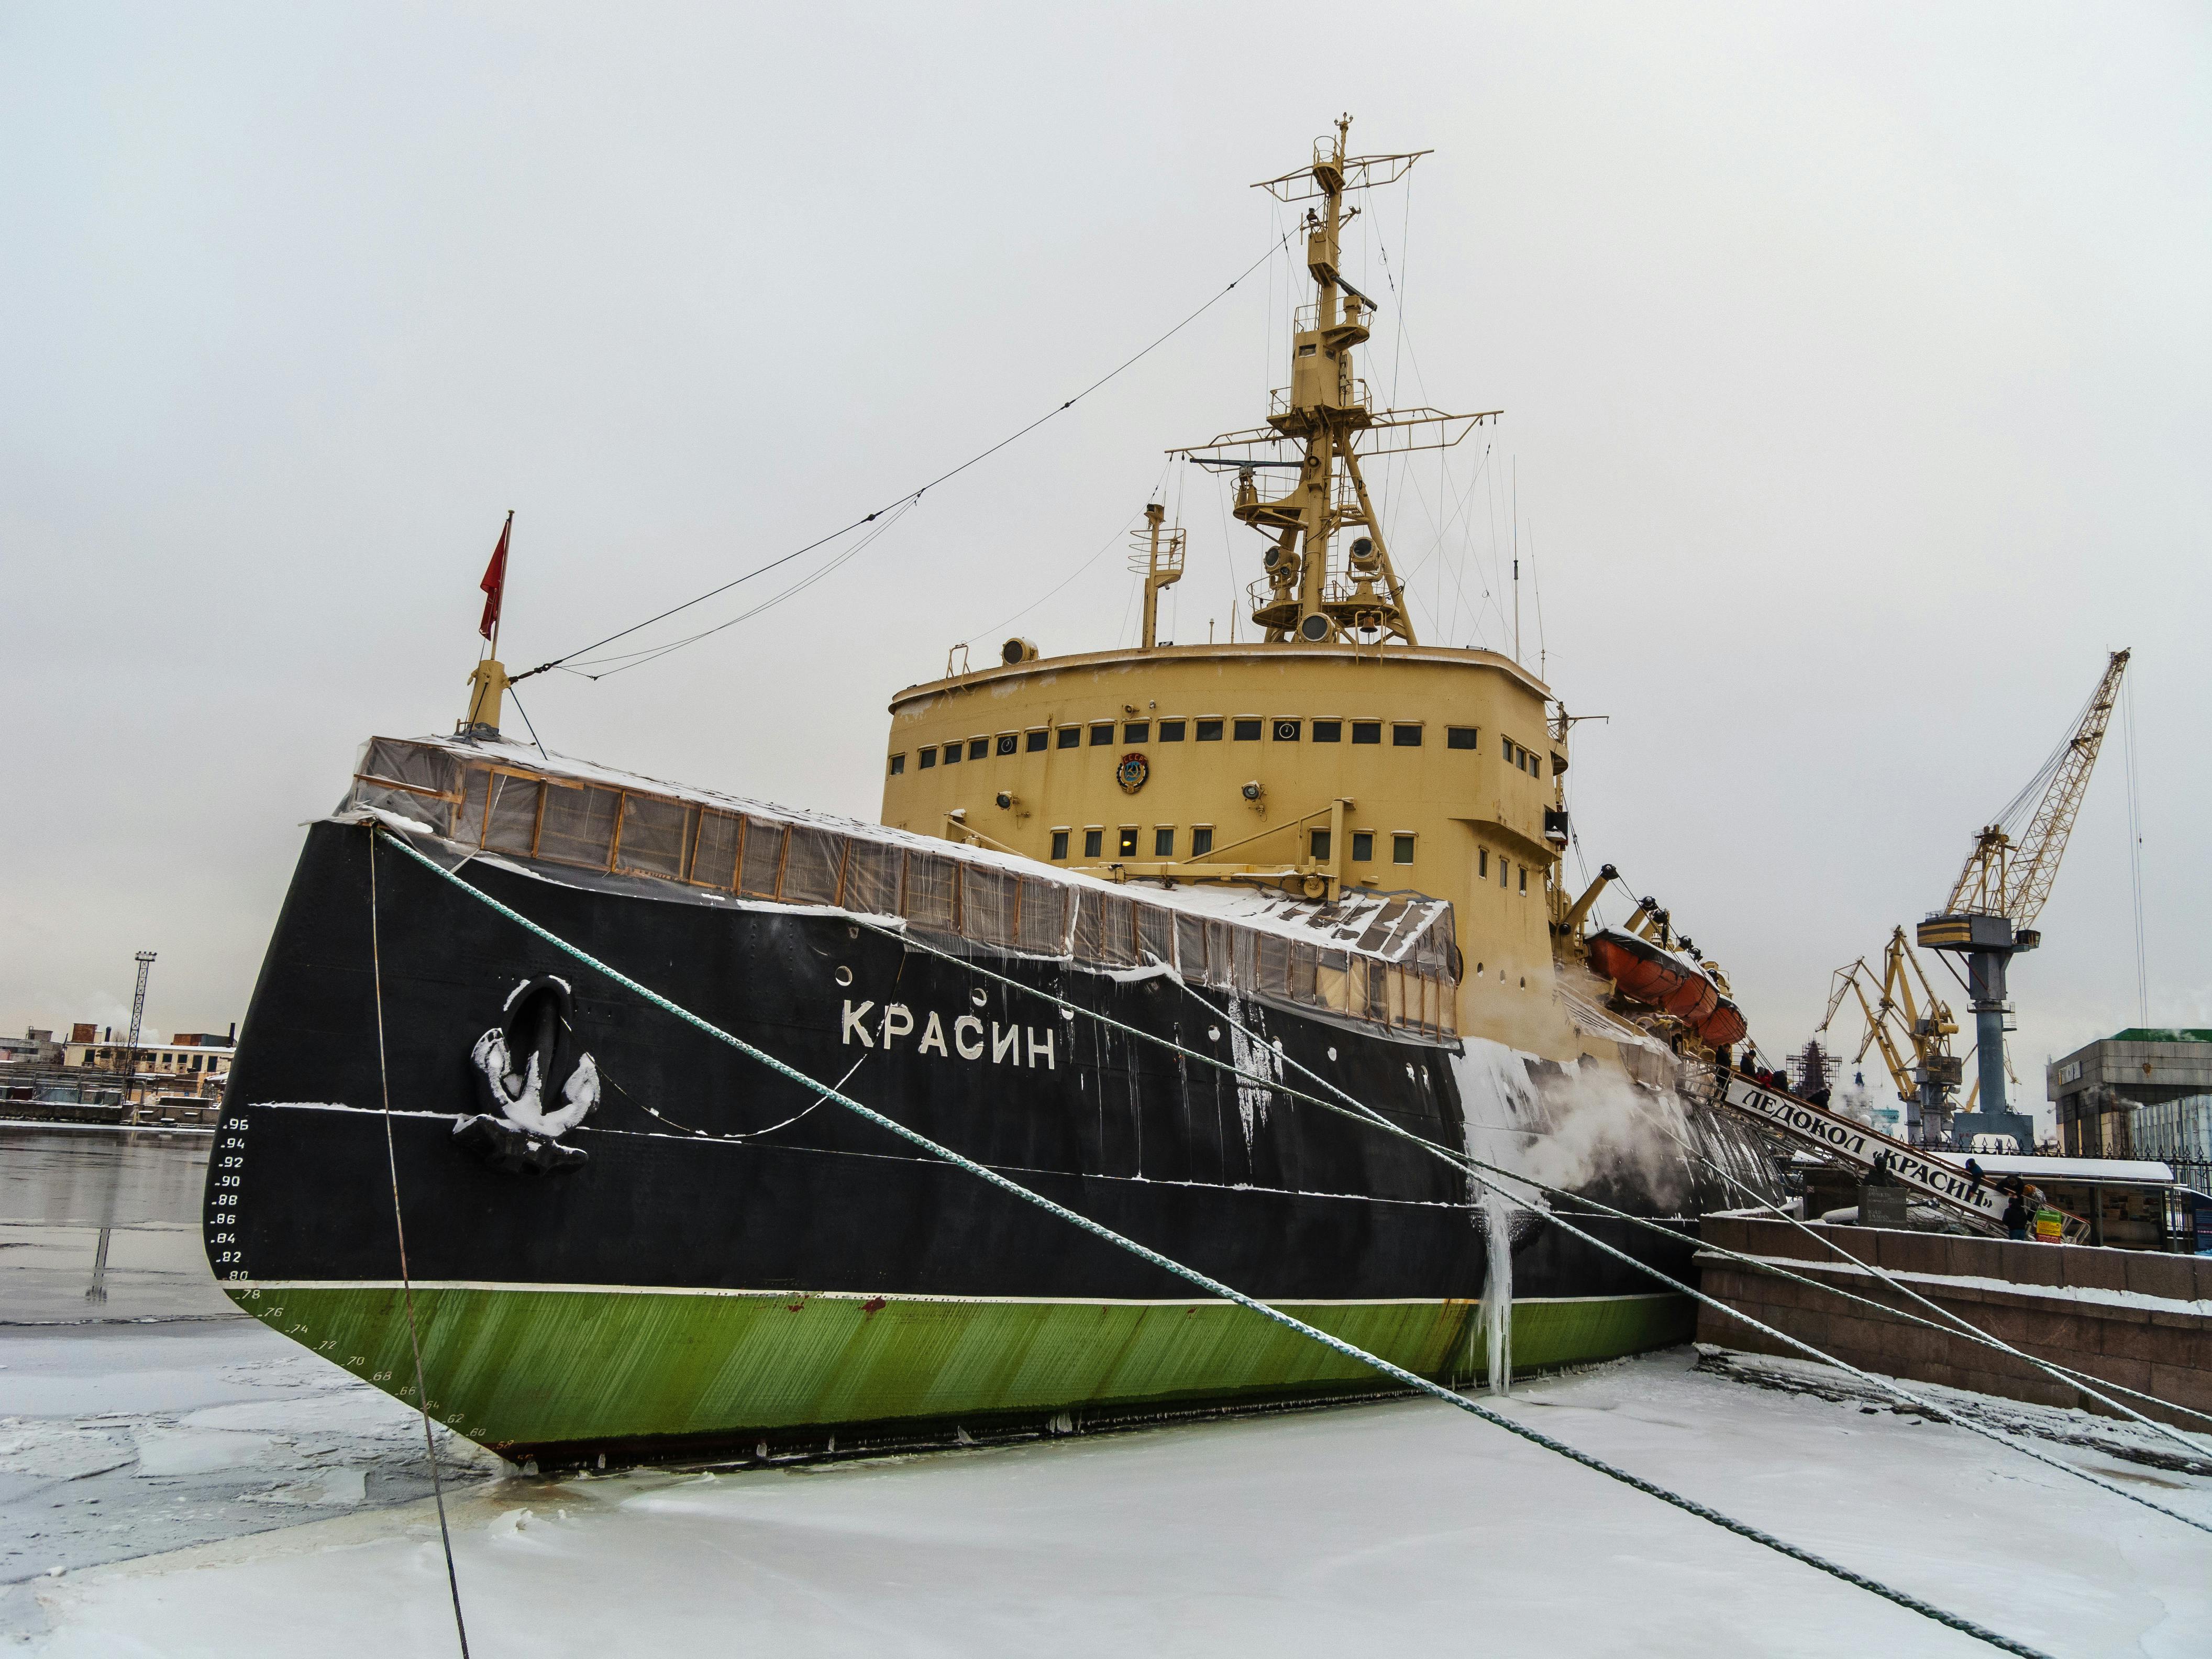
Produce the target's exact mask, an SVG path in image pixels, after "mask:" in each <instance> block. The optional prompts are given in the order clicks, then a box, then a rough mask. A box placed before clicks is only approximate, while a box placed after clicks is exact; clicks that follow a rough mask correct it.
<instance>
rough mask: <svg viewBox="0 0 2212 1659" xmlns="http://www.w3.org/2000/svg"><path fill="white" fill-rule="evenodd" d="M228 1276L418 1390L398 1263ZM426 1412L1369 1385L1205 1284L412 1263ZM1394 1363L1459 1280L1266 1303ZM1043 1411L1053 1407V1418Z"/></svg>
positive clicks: (981, 1412) (1238, 1398)
mask: <svg viewBox="0 0 2212 1659" xmlns="http://www.w3.org/2000/svg"><path fill="white" fill-rule="evenodd" d="M225 1288H226V1289H227V1290H228V1291H230V1293H231V1296H232V1298H233V1299H234V1301H236V1302H237V1303H238V1304H239V1306H240V1307H241V1308H243V1309H244V1310H246V1312H248V1313H250V1314H252V1315H253V1316H255V1317H256V1318H258V1319H260V1320H262V1321H263V1322H264V1323H266V1324H268V1325H269V1326H270V1327H271V1328H275V1329H276V1330H278V1331H281V1332H283V1334H285V1335H287V1336H289V1337H291V1338H293V1339H294V1340H296V1341H298V1342H300V1343H301V1344H302V1345H303V1346H307V1347H308V1348H310V1349H312V1350H313V1351H314V1352H317V1353H319V1354H321V1355H323V1356H324V1357H325V1358H328V1359H330V1360H331V1361H332V1362H333V1363H335V1364H338V1365H341V1366H343V1368H344V1369H346V1370H349V1371H352V1372H353V1373H355V1374H356V1376H361V1377H363V1378H364V1379H366V1380H368V1382H370V1383H374V1384H375V1385H376V1386H377V1387H379V1388H381V1389H385V1390H386V1392H387V1393H390V1394H392V1395H396V1396H398V1398H399V1399H402V1400H404V1401H408V1402H409V1403H410V1405H411V1404H412V1403H414V1398H415V1388H414V1363H413V1359H412V1356H411V1353H410V1344H409V1341H408V1333H407V1316H406V1306H405V1303H404V1299H403V1297H402V1295H401V1292H400V1290H399V1287H398V1285H382V1284H378V1285H331V1284H313V1285H301V1284H289V1285H269V1284H264V1285H244V1284H233V1285H226V1286H225ZM414 1300H415V1316H416V1324H417V1327H418V1328H419V1330H420V1333H421V1339H422V1374H423V1377H424V1379H425V1383H426V1385H427V1388H428V1395H429V1401H428V1408H429V1413H430V1415H431V1416H433V1417H435V1418H436V1419H438V1420H439V1421H440V1422H441V1423H444V1424H446V1425H448V1426H449V1427H451V1428H453V1429H454V1430H456V1431H459V1432H460V1433H462V1434H465V1435H467V1436H468V1437H470V1438H471V1439H472V1440H475V1441H477V1442H479V1443H482V1444H483V1445H486V1446H489V1447H491V1448H493V1449H495V1450H498V1451H501V1452H504V1453H506V1454H507V1455H509V1456H512V1457H514V1458H517V1459H520V1458H523V1457H537V1458H539V1459H541V1460H550V1461H553V1462H574V1461H578V1460H580V1459H582V1458H585V1457H587V1456H589V1455H592V1454H594V1453H598V1452H605V1451H613V1452H616V1453H617V1454H619V1455H622V1456H623V1457H624V1458H625V1459H629V1458H638V1457H646V1458H650V1457H654V1456H661V1457H670V1456H680V1455H685V1454H687V1453H690V1454H697V1453H704V1452H709V1451H712V1450H714V1449H732V1448H742V1449H744V1450H745V1451H747V1452H750V1451H752V1450H753V1449H754V1448H755V1447H756V1445H757V1443H762V1442H767V1443H773V1444H775V1445H777V1446H779V1447H781V1446H787V1445H789V1444H792V1443H794V1442H800V1443H805V1442H808V1441H811V1442H813V1443H817V1444H818V1443H819V1442H820V1441H821V1439H822V1437H823V1435H824V1434H825V1433H837V1432H842V1433H844V1434H845V1435H846V1437H847V1443H848V1448H854V1447H856V1443H867V1442H870V1441H872V1440H873V1441H878V1442H881V1443H886V1444H889V1443H915V1442H918V1441H922V1440H926V1439H928V1438H931V1437H951V1435H952V1433H953V1431H955V1430H956V1429H972V1430H974V1431H977V1432H979V1433H989V1432H992V1431H998V1430H1004V1429H1008V1428H1017V1427H1023V1426H1026V1427H1028V1428H1031V1429H1035V1428H1038V1427H1053V1426H1057V1427H1060V1428H1061V1429H1066V1428H1067V1427H1070V1426H1073V1425H1074V1424H1075V1423H1078V1422H1081V1421H1085V1420H1090V1421H1094V1422H1095V1421H1098V1420H1100V1419H1109V1420H1124V1421H1126V1420H1131V1419H1142V1418H1145V1417H1147V1416H1173V1415H1177V1414H1181V1413H1188V1412H1191V1411H1194V1410H1195V1411H1205V1410H1219V1409H1224V1408H1236V1407H1243V1406H1259V1405H1264V1404H1267V1403H1273V1402H1285V1401H1311V1400H1325V1399H1328V1398H1329V1397H1331V1396H1333V1395H1354V1394H1373V1393H1375V1392H1376V1391H1377V1390H1378V1389H1390V1388H1392V1387H1393V1386H1394V1385H1392V1384H1390V1383H1389V1382H1388V1380H1387V1379H1385V1378H1383V1377H1380V1376H1377V1375H1376V1373H1375V1372H1374V1371H1373V1370H1371V1369H1370V1368H1369V1367H1367V1366H1365V1365H1363V1364H1359V1363H1358V1361H1356V1360H1352V1359H1347V1358H1345V1357H1343V1356H1342V1355H1340V1354H1339V1353H1336V1352H1334V1351H1332V1350H1330V1349H1328V1348H1324V1347H1322V1346H1321V1345H1320V1344H1318V1343H1316V1342H1314V1341H1312V1340H1310V1339H1308V1338H1306V1337H1302V1336H1299V1335H1297V1334H1296V1333H1294V1332H1291V1331H1289V1330H1285V1328H1283V1327H1281V1326H1279V1325H1277V1324H1274V1323H1273V1322H1270V1321H1268V1320H1266V1319H1263V1318H1261V1316H1259V1315H1257V1314H1255V1313H1253V1312H1251V1311H1250V1310H1248V1309H1244V1308H1239V1307H1237V1306H1235V1305H1234V1304H1228V1303H1221V1302H1211V1301H1208V1302H1191V1303H1111V1302H1109V1303H1056V1302H1046V1301H1037V1302H1016V1301H1000V1302H993V1301H963V1300H957V1299H953V1298H946V1299H943V1300H921V1299H895V1300H889V1301H886V1300H884V1299H883V1298H879V1297H878V1298H870V1299H867V1300H865V1301H864V1300H862V1299H861V1298H860V1297H855V1296H847V1295H804V1296H802V1295H799V1294H796V1293H793V1292H786V1293H785V1294H783V1295H781V1296H771V1295H767V1294H764V1293H763V1294H753V1293H726V1292H692V1291H632V1290H601V1289H595V1288H556V1289H538V1288H535V1287H530V1286H516V1285H447V1284H430V1285H416V1287H415V1293H414ZM1281 1305H1282V1306H1283V1308H1284V1309H1285V1311H1287V1312H1291V1313H1294V1314H1296V1315H1297V1317H1299V1318H1300V1319H1303V1320H1304V1321H1306V1322H1308V1323H1310V1324H1312V1325H1315V1326H1317V1327H1319V1328H1321V1329H1322V1330H1325V1331H1328V1332H1329V1333H1330V1334H1333V1335H1335V1336H1339V1337H1341V1338H1343V1339H1344V1340H1346V1341H1347V1342H1351V1343H1353V1344H1355V1345H1357V1346H1360V1347H1363V1348H1365V1349H1367V1350H1368V1351H1369V1352H1372V1353H1375V1354H1377V1355H1379V1356H1381V1357H1382V1358H1385V1359H1389V1360H1390V1361H1392V1362H1394V1363H1395V1364H1399V1365H1401V1366H1403V1367H1404V1368H1405V1369H1407V1370H1412V1371H1416V1372H1419V1374H1421V1375H1422V1376H1431V1377H1435V1378H1437V1379H1439V1380H1440V1381H1443V1382H1446V1383H1455V1384H1457V1383H1469V1382H1473V1381H1474V1380H1476V1379H1478V1378H1479V1377H1480V1376H1481V1375H1482V1361H1483V1358H1484V1353H1483V1350H1484V1348H1485V1346H1486V1344H1485V1343H1484V1342H1483V1341H1482V1340H1481V1338H1480V1332H1479V1330H1478V1329H1477V1326H1478V1322H1479V1319H1480V1310H1479V1307H1478V1304H1474V1303H1471V1302H1462V1301H1443V1302H1393V1303H1320V1304H1313V1303H1295V1302H1286V1303H1284V1304H1281ZM1693 1312H1694V1310H1693V1305H1692V1304H1691V1302H1690V1301H1689V1299H1688V1298H1687V1297H1680V1296H1668V1295H1657V1296H1622V1297H1588V1298H1564V1299H1559V1300H1548V1299H1547V1300H1536V1301H1522V1302H1516V1304H1514V1310H1513V1365H1514V1369H1515V1370H1519V1371H1526V1370H1543V1369H1547V1368H1549V1367H1553V1366H1559V1365H1571V1364H1583V1363H1588V1362H1589V1361H1594V1360H1600V1359H1610V1358H1615V1357H1617V1356H1619V1355H1621V1354H1626V1353H1636V1352H1643V1351H1644V1350H1647V1349H1651V1348H1658V1347H1665V1346H1670V1345H1672V1344H1674V1343H1678V1342H1684V1341H1687V1340H1689V1338H1690V1335H1691V1332H1692V1324H1693V1318H1692V1315H1693ZM1054 1419H1059V1420H1058V1421H1057V1423H1055V1422H1054Z"/></svg>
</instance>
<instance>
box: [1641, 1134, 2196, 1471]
mask: <svg viewBox="0 0 2212 1659" xmlns="http://www.w3.org/2000/svg"><path fill="white" fill-rule="evenodd" d="M1658 1127H1660V1129H1661V1130H1662V1132H1663V1133H1666V1134H1667V1135H1668V1137H1669V1138H1671V1139H1673V1140H1674V1144H1675V1145H1676V1146H1680V1148H1681V1149H1682V1151H1683V1152H1684V1154H1685V1155H1686V1156H1688V1157H1690V1158H1695V1159H1696V1160H1697V1161H1698V1162H1699V1163H1700V1164H1704V1165H1705V1167H1706V1168H1707V1169H1709V1170H1711V1171H1712V1172H1713V1173H1714V1174H1715V1175H1717V1176H1719V1177H1720V1178H1721V1179H1722V1180H1723V1181H1724V1182H1727V1183H1728V1184H1729V1186H1731V1187H1733V1188H1735V1189H1736V1191H1738V1192H1739V1193H1741V1194H1743V1195H1744V1196H1745V1197H1746V1198H1748V1199H1749V1200H1751V1201H1752V1202H1753V1203H1754V1204H1756V1205H1758V1206H1759V1208H1760V1209H1762V1210H1765V1211H1766V1212H1768V1213H1769V1214H1771V1215H1772V1216H1773V1217H1774V1218H1775V1219H1777V1220H1778V1221H1786V1222H1788V1223H1789V1224H1790V1225H1791V1226H1792V1227H1795V1228H1796V1230H1797V1231H1800V1232H1802V1233H1803V1234H1804V1235H1805V1236H1806V1237H1808V1238H1810V1239H1812V1240H1813V1241H1814V1243H1817V1244H1819V1245H1820V1247H1821V1248H1822V1249H1825V1250H1826V1251H1828V1252H1829V1253H1830V1254H1831V1255H1833V1256H1834V1257H1835V1258H1836V1259H1837V1260H1838V1261H1843V1262H1847V1263H1849V1264H1850V1266H1851V1267H1858V1268H1864V1269H1865V1270H1866V1272H1867V1273H1869V1274H1870V1275H1871V1276H1872V1277H1874V1278H1875V1279H1880V1280H1881V1282H1882V1283H1883V1284H1885V1285H1888V1286H1889V1288H1890V1289H1892V1290H1893V1291H1897V1292H1898V1293H1899V1295H1900V1296H1906V1297H1911V1299H1912V1300H1913V1301H1915V1302H1917V1303H1918V1304H1920V1305H1921V1306H1922V1307H1923V1308H1926V1309H1929V1310H1930V1311H1932V1312H1934V1313H1937V1314H1940V1315H1942V1317H1943V1318H1944V1319H1946V1320H1947V1321H1948V1322H1949V1323H1948V1324H1943V1325H1938V1324H1937V1323H1936V1322H1935V1321H1934V1320H1932V1319H1922V1318H1920V1317H1918V1316H1916V1315H1913V1314H1909V1313H1906V1312H1905V1310H1903V1309H1901V1308H1893V1307H1890V1306H1888V1305H1887V1304H1885V1303H1881V1302H1876V1301H1875V1300H1874V1299H1873V1298H1872V1297H1864V1296H1859V1295H1856V1294H1854V1293H1853V1292H1851V1291H1847V1290H1845V1289H1844V1288H1843V1286H1841V1285H1829V1284H1825V1283H1823V1282H1822V1281H1821V1280H1820V1279H1808V1278H1807V1277H1805V1276H1804V1275H1803V1274H1802V1273H1790V1272H1789V1271H1788V1270H1786V1269H1784V1268H1782V1267H1779V1266H1778V1265H1777V1264H1775V1263H1772V1262H1770V1261H1765V1259H1764V1258H1762V1257H1758V1256H1753V1257H1751V1258H1749V1260H1751V1261H1754V1262H1757V1263H1758V1264H1759V1267H1761V1268H1762V1269H1763V1270H1764V1271H1765V1272H1768V1273H1772V1274H1773V1275H1774V1276H1775V1277H1776V1278H1778V1279H1790V1280H1791V1281H1793V1282H1794V1283H1796V1284H1799V1285H1812V1286H1814V1288H1815V1289H1818V1290H1824V1291H1828V1292H1829V1293H1830V1294H1831V1295H1833V1296H1840V1297H1844V1299H1845V1300H1847V1301H1850V1302H1856V1303H1860V1304H1863V1305H1865V1306H1867V1307H1869V1308H1877V1309H1880V1310H1881V1311H1882V1312H1884V1313H1886V1314H1887V1315H1888V1316H1891V1317H1892V1318H1893V1319H1900V1320H1905V1321H1909V1322H1911V1323H1912V1324H1915V1325H1918V1326H1921V1327H1923V1328H1926V1329H1928V1330H1931V1331H1937V1332H1940V1333H1942V1334H1943V1335H1945V1336H1950V1337H1957V1338H1962V1339H1964V1340H1966V1341H1969V1342H1972V1343H1975V1344H1978V1346H1982V1347H1984V1348H1990V1349H1993V1350H1994V1351H1996V1352H1998V1353H2002V1354H2009V1355H2011V1356H2012V1358H2015V1359H2018V1360H2021V1361H2023V1362H2025V1363H2026V1364H2030V1365H2033V1366H2034V1367H2035V1368H2036V1369H2037V1370H2040V1371H2041V1372H2043V1373H2044V1374H2045V1376H2049V1377H2051V1378H2053V1379H2054V1380H2056V1381H2057V1382H2060V1383H2064V1384H2065V1385H2066V1386H2067V1387H2068V1388H2070V1389H2074V1390H2075V1391H2076V1392H2077V1393H2080V1394H2083V1395H2087V1396H2088V1397H2089V1398H2090V1399H2092V1400H2094V1401H2097V1402H2098V1403H2099V1404H2100V1405H2105V1406H2109V1407H2112V1409H2113V1410H2114V1411H2116V1412H2118V1413H2120V1415H2121V1416H2123V1417H2127V1418H2131V1419H2134V1420H2135V1421H2136V1422H2138V1423H2140V1424H2142V1425H2143V1426H2145V1427H2146V1428H2149V1429H2154V1430H2156V1431H2158V1432H2159V1433H2160V1434H2162V1435H2164V1436H2166V1438H2168V1439H2170V1440H2173V1441H2176V1442H2178V1443H2180V1444H2181V1445H2184V1446H2186V1447H2187V1448H2188V1449H2190V1450H2191V1451H2192V1452H2194V1453H2196V1454H2197V1455H2199V1456H2203V1455H2204V1453H2205V1451H2206V1448H2205V1447H2204V1446H2203V1445H2201V1444H2199V1443H2197V1441H2195V1440H2193V1439H2191V1437H2189V1436H2188V1435H2187V1434H2185V1432H2183V1431H2181V1430H2179V1429H2178V1428H2175V1427H2174V1426H2173V1425H2172V1424H2170V1423H2161V1422H2160V1421H2159V1420H2158V1419H2156V1418H2154V1417H2149V1416H2146V1415H2145V1414H2144V1413H2142V1412H2139V1411H2137V1410H2136V1409H2135V1408H2134V1407H2132V1406H2127V1405H2124V1404H2122V1403H2121V1402H2120V1401H2117V1400H2113V1399H2112V1398H2110V1397H2108V1396H2107V1395H2105V1394H2103V1393H2102V1392H2100V1389H2112V1390H2113V1392H2114V1393H2117V1394H2124V1395H2129V1396H2130V1397H2131V1398H2133V1399H2136V1400H2148V1401H2150V1403H2151V1404H2153V1405H2154V1406H2163V1407H2166V1410H2168V1411H2174V1412H2179V1413H2183V1414H2184V1415H2185V1416H2188V1417H2194V1418H2198V1419H2202V1420H2203V1421H2204V1422H2207V1423H2212V1413H2206V1412H2200V1411H2197V1410H2194V1409H2192V1408H2191V1407H2187V1406H2183V1405H2178V1404H2176V1403H2175V1402H2174V1401H2171V1400H2161V1399H2160V1398H2159V1397H2158V1395H2154V1394H2145V1393H2143V1392H2142V1390H2141V1389H2130V1388H2129V1387H2127V1386H2126V1385H2125V1384H2124V1383H2113V1382H2110V1381H2108V1380H2106V1378H2104V1377H2101V1376H2088V1375H2087V1374H2086V1373H2084V1372H2081V1371H2077V1370H2072V1369H2070V1368H2069V1367H2068V1366H2064V1365H2060V1364H2054V1363H2053V1362H2051V1360H2048V1359H2039V1358H2037V1357H2036V1356H2035V1355H2033V1354H2032V1353H2027V1352H2023V1351H2021V1349H2019V1348H2015V1347H2014V1346H2012V1344H2011V1343H2009V1342H2007V1341H2005V1340H2003V1339H2002V1337H1996V1336H1992V1335H1991V1334H1990V1333H1989V1332H1987V1331H1985V1330H1984V1329H1982V1328H1981V1327H1980V1326H1978V1325H1976V1324H1974V1323H1973V1322H1972V1321H1970V1320H1968V1319H1967V1318H1966V1316H1965V1315H1964V1314H1960V1313H1954V1312H1953V1311H1952V1310H1950V1309H1948V1308H1946V1307H1945V1306H1943V1305H1942V1304H1941V1303H1939V1302H1936V1301H1932V1300H1930V1299H1929V1297H1924V1296H1923V1295H1922V1294H1921V1293H1920V1292H1919V1291H1916V1290H1914V1289H1913V1288H1912V1286H1911V1285H1908V1284H1906V1283H1905V1281H1904V1280H1902V1279H1897V1278H1895V1277H1893V1275H1892V1274H1891V1273H1889V1272H1888V1271H1887V1270H1886V1269H1885V1268H1883V1267H1880V1266H1878V1265H1877V1264H1875V1263H1874V1262H1871V1261H1861V1260H1859V1258H1858V1257H1857V1256H1855V1255H1852V1254H1851V1253H1850V1251H1848V1250H1846V1249H1844V1247H1843V1246H1842V1245H1840V1244H1838V1243H1836V1241H1835V1240H1833V1239H1832V1238H1826V1237H1822V1236H1821V1235H1820V1234H1819V1233H1816V1232H1814V1231H1813V1229H1812V1228H1810V1227H1809V1226H1808V1225H1806V1224H1805V1223H1804V1222H1803V1221H1802V1220H1800V1219H1799V1218H1797V1217H1796V1216H1794V1215H1792V1214H1790V1212H1789V1211H1787V1210H1785V1209H1784V1208H1783V1207H1782V1206H1779V1205H1778V1204H1776V1203H1774V1202H1772V1201H1771V1200H1769V1199H1767V1198H1765V1197H1763V1196H1761V1195H1760V1194H1759V1193H1757V1192H1755V1191H1753V1189H1752V1188H1749V1187H1747V1186H1746V1185H1745V1184H1744V1183H1743V1182H1741V1181H1739V1180H1737V1179H1736V1178H1735V1176H1732V1175H1730V1174H1729V1172H1728V1170H1725V1169H1723V1167H1722V1166H1721V1164H1720V1162H1719V1161H1718V1160H1717V1159H1716V1158H1711V1157H1708V1156H1707V1155H1706V1154H1705V1153H1704V1152H1699V1151H1698V1150H1697V1149H1696V1148H1695V1147H1693V1146H1691V1145H1690V1144H1689V1143H1688V1142H1687V1141H1686V1140H1684V1139H1682V1137H1681V1136H1680V1135H1679V1134H1677V1133H1675V1132H1674V1130H1673V1129H1672V1128H1670V1127H1668V1126H1667V1125H1666V1124H1663V1123H1662V1124H1660V1125H1659V1126H1658ZM1729 1255H1735V1252H1734V1251H1730V1252H1729ZM2030 1288H2031V1289H2033V1287H2032V1286H2031V1287H2030ZM2091 1384H2096V1385H2098V1386H2097V1387H2092V1386H2091Z"/></svg>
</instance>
